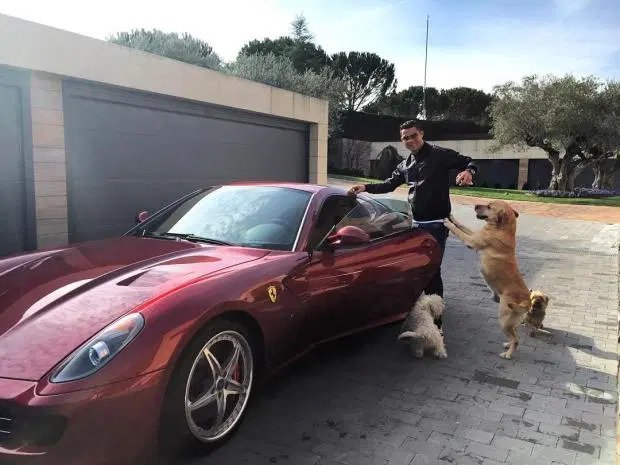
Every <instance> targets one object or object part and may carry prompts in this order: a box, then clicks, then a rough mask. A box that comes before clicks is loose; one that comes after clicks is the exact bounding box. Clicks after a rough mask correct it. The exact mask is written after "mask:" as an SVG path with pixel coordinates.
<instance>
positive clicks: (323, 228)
mask: <svg viewBox="0 0 620 465" xmlns="http://www.w3.org/2000/svg"><path fill="white" fill-rule="evenodd" d="M355 205H356V203H355V198H353V197H349V196H343V195H332V196H330V197H328V198H327V199H325V201H324V202H323V205H322V206H321V209H320V210H319V214H318V216H317V220H316V222H315V224H314V226H313V228H312V231H311V232H310V238H309V241H308V248H309V249H310V250H314V249H316V248H317V246H318V245H319V244H321V242H322V241H323V239H325V237H326V236H327V235H328V234H330V233H331V232H332V229H334V227H335V226H336V225H337V224H338V223H339V222H340V221H342V219H343V218H344V217H346V216H347V215H348V214H349V213H350V212H351V211H352V210H353V209H354V208H355Z"/></svg>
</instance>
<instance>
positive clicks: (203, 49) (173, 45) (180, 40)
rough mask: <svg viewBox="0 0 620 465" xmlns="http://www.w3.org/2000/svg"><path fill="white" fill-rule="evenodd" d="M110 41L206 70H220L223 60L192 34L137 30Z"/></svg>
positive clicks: (114, 37)
mask: <svg viewBox="0 0 620 465" xmlns="http://www.w3.org/2000/svg"><path fill="white" fill-rule="evenodd" d="M108 40H109V41H110V42H113V43H115V44H119V45H124V46H126V47H131V48H136V49H139V50H143V51H145V52H150V53H154V54H156V55H161V56H165V57H168V58H172V59H174V60H178V61H184V62H185V63H190V64H192V65H198V66H202V67H204V68H211V69H220V68H221V63H222V62H221V60H220V58H219V57H218V56H217V55H216V54H215V53H214V52H213V48H211V46H210V45H209V44H207V43H206V42H203V41H202V40H200V39H196V38H194V37H192V36H191V35H190V34H187V33H183V34H181V35H179V34H177V33H165V32H162V31H159V30H157V29H153V30H152V31H146V30H144V29H136V30H132V31H130V32H119V33H118V34H116V36H112V37H109V38H108Z"/></svg>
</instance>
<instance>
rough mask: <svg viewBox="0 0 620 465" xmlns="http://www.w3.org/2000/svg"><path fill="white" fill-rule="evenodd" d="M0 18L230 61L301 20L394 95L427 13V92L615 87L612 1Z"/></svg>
mask: <svg viewBox="0 0 620 465" xmlns="http://www.w3.org/2000/svg"><path fill="white" fill-rule="evenodd" d="M0 13H1V14H7V15H10V16H16V17H19V18H22V19H27V20H30V21H34V22H37V23H41V24H46V25H48V26H53V27H57V28H60V29H65V30H68V31H72V32H76V33H78V34H82V35H86V36H90V37H94V38H98V39H106V38H107V37H109V36H110V35H111V34H114V33H117V32H120V31H128V30H131V29H135V28H145V29H152V28H157V29H160V30H163V31H165V32H188V33H190V34H192V35H193V36H195V37H198V38H200V39H202V40H204V41H205V42H207V43H208V44H209V45H211V46H212V47H213V49H214V51H215V52H216V53H217V54H218V55H219V56H220V57H221V58H223V59H224V60H226V61H231V60H234V59H235V57H236V56H237V53H238V52H239V50H240V48H241V47H242V46H243V45H244V44H245V43H247V42H249V41H250V40H253V39H263V38H265V37H269V38H272V39H275V38H277V37H280V36H282V35H289V34H290V30H291V27H290V24H291V22H292V21H293V20H294V19H295V17H296V15H304V16H305V17H306V20H307V22H308V25H309V29H310V32H311V33H312V34H313V36H314V39H313V41H314V42H315V43H316V44H318V45H320V46H322V47H323V49H324V50H325V51H326V52H327V53H329V54H332V53H336V52H340V51H345V52H349V51H359V52H374V53H376V54H378V55H379V56H381V57H382V58H384V59H386V60H388V61H390V62H392V63H394V65H395V70H396V78H397V81H398V90H402V89H405V88H407V87H409V86H411V85H422V84H423V81H424V46H425V37H426V16H427V15H428V16H429V18H430V27H429V48H428V68H427V85H428V86H433V87H436V88H438V89H441V88H451V87H457V86H467V87H473V88H477V89H482V90H484V91H486V92H491V91H492V89H493V86H494V85H497V84H502V83H505V82H507V81H516V82H518V81H520V80H521V79H522V78H523V77H524V76H527V75H530V74H539V75H543V74H548V73H551V74H556V75H564V74H567V73H572V74H575V75H577V76H587V75H594V76H598V77H599V78H601V79H603V80H608V79H616V80H617V79H620V1H618V0H382V1H379V0H357V1H352V0H224V1H214V0H201V1H198V0H179V1H176V2H172V1H165V2H164V1H161V0H150V1H143V0H133V1H132V0H106V1H105V2H103V1H90V2H85V1H84V0H80V1H75V0H54V1H50V0H0ZM16 46H18V45H17V44H16Z"/></svg>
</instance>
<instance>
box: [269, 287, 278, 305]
mask: <svg viewBox="0 0 620 465" xmlns="http://www.w3.org/2000/svg"><path fill="white" fill-rule="evenodd" d="M267 294H269V298H270V299H271V301H272V302H273V303H275V302H276V299H277V298H278V291H277V289H276V287H275V286H269V287H268V288H267Z"/></svg>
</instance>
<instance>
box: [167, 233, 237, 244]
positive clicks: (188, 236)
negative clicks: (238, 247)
mask: <svg viewBox="0 0 620 465" xmlns="http://www.w3.org/2000/svg"><path fill="white" fill-rule="evenodd" d="M157 237H170V238H173V237H178V238H179V239H182V240H186V241H190V242H204V243H206V244H215V245H233V244H231V243H230V242H224V241H220V240H219V239H212V238H210V237H202V236H196V235H195V234H186V233H170V232H168V233H160V234H158V235H157Z"/></svg>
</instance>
